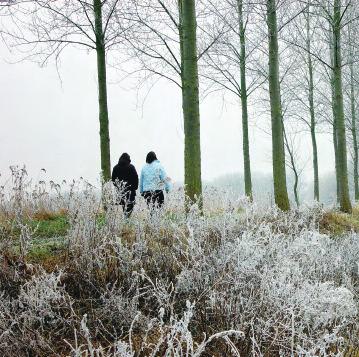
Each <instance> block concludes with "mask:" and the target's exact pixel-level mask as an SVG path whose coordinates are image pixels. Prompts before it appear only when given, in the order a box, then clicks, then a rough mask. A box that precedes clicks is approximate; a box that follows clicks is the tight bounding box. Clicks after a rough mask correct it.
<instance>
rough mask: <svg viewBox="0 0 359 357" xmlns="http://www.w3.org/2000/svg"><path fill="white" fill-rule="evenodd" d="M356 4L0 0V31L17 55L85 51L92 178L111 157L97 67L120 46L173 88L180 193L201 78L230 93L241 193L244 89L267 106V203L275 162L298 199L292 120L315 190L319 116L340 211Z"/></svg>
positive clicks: (119, 52) (280, 196) (197, 192)
mask: <svg viewBox="0 0 359 357" xmlns="http://www.w3.org/2000/svg"><path fill="white" fill-rule="evenodd" d="M357 5H358V1H357V0H305V1H299V0H279V1H276V0H260V1H256V2H253V1H251V0H196V1H195V0H141V1H139V0H126V1H119V0H93V1H84V0H73V1H60V0H37V1H28V0H18V1H16V2H9V3H7V4H4V3H3V5H2V8H1V15H2V28H1V34H2V37H3V39H4V41H6V43H7V44H9V45H10V46H15V47H16V48H20V49H21V50H22V51H25V52H22V53H25V55H26V58H29V59H35V60H37V61H41V62H42V63H46V62H47V61H48V60H49V59H50V58H55V59H56V60H58V58H59V56H60V55H61V53H62V51H63V50H64V49H65V48H66V47H67V46H75V47H85V48H87V49H89V50H93V51H95V52H96V56H97V69H98V97H99V123H100V139H101V140H100V143H101V169H102V174H103V178H104V180H108V179H109V177H110V167H111V161H110V135H109V114H108V106H107V79H106V67H107V64H108V62H109V61H110V59H111V56H114V57H119V56H120V57H123V56H128V57H130V58H131V60H132V64H133V63H135V64H136V69H135V71H132V74H133V73H134V72H135V73H137V74H138V73H140V74H141V76H142V78H145V79H146V80H149V81H150V80H151V79H153V78H157V77H161V78H164V79H166V80H168V81H170V82H171V83H173V84H174V85H176V86H177V87H178V88H179V89H180V91H181V95H182V108H183V120H184V134H185V143H184V150H185V155H184V157H185V162H184V166H185V188H186V194H187V196H188V199H189V200H190V201H196V200H198V199H199V198H200V197H201V193H202V181H201V147H200V142H201V140H200V106H199V95H200V94H199V93H200V92H199V82H201V88H202V89H203V90H204V91H218V90H221V91H226V92H228V93H230V94H233V95H235V96H236V97H237V98H238V99H239V101H240V105H241V121H242V143H243V153H242V154H243V162H244V185H245V193H246V195H247V196H248V197H249V198H250V199H252V177H251V160H250V139H249V122H250V114H249V113H250V110H249V109H250V108H249V105H250V103H251V100H252V98H253V97H255V101H252V103H255V107H256V109H257V110H262V109H263V110H264V111H268V116H270V118H271V126H270V135H271V138H272V162H273V182H274V196H275V202H276V204H277V205H278V206H279V207H280V208H281V209H283V210H288V209H289V208H290V203H289V199H288V189H287V182H286V174H287V173H286V168H287V167H289V168H290V169H291V170H292V171H293V174H294V176H295V178H296V179H295V185H294V193H295V197H296V201H297V203H299V197H298V188H297V187H298V179H299V175H300V172H301V169H300V168H299V167H298V160H297V157H296V152H295V151H296V150H295V148H294V145H293V142H294V141H293V137H294V136H295V135H296V133H298V132H302V131H304V130H306V131H309V132H310V137H311V142H312V156H313V173H314V177H313V181H314V193H313V195H314V198H315V199H316V200H318V201H319V199H320V187H319V169H318V161H319V160H318V156H319V153H318V148H317V139H316V135H317V133H318V130H327V129H328V128H329V129H330V130H331V131H332V133H333V146H334V152H335V169H336V180H337V196H338V202H339V203H340V208H341V210H342V211H345V212H351V210H352V207H351V201H350V195H349V179H348V165H347V162H348V158H347V151H348V148H349V150H350V152H351V153H352V157H353V163H354V165H353V166H354V168H353V170H354V175H353V176H354V188H355V198H356V199H358V198H359V184H358V143H357V129H356V125H357V115H356V112H357V99H356V88H357V80H358V79H359V78H358V73H359V72H358V71H357V65H356V63H357V61H356V59H357V56H358V53H359V52H358V46H357V44H356V38H355V36H354V33H355V31H356V29H358V14H359V12H358V10H357ZM111 52H113V54H111ZM123 70H126V69H124V68H123ZM253 93H255V96H254V95H253ZM328 108H329V110H328ZM318 128H320V129H318ZM347 128H348V129H349V130H347ZM347 132H349V133H351V137H350V140H348V136H347ZM347 141H348V142H349V143H350V145H348V143H347Z"/></svg>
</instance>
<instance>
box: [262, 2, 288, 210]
mask: <svg viewBox="0 0 359 357" xmlns="http://www.w3.org/2000/svg"><path fill="white" fill-rule="evenodd" d="M267 26H268V40H269V96H270V106H271V121H272V156H273V158H272V161H273V181H274V199H275V202H276V204H277V205H278V207H279V208H280V209H282V210H284V211H287V210H289V209H290V205H289V199H288V192H287V180H286V172H285V152H284V140H283V121H282V104H281V95H280V83H279V54H278V29H277V11H276V1H275V0H267Z"/></svg>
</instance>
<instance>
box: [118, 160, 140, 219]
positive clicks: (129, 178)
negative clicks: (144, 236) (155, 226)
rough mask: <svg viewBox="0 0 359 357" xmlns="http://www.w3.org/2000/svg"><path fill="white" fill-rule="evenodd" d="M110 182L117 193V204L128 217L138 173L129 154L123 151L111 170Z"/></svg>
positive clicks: (131, 208)
mask: <svg viewBox="0 0 359 357" xmlns="http://www.w3.org/2000/svg"><path fill="white" fill-rule="evenodd" d="M112 182H113V183H114V185H115V186H116V188H117V190H118V193H119V204H120V205H121V206H122V209H123V211H124V212H125V215H126V216H127V217H129V216H130V215H131V213H132V211H133V207H134V205H135V200H136V190H137V189H138V175H137V171H136V169H135V167H134V166H133V165H132V164H131V158H130V155H128V154H127V153H123V154H122V155H121V157H120V159H119V160H118V164H117V165H116V166H115V167H114V168H113V170H112Z"/></svg>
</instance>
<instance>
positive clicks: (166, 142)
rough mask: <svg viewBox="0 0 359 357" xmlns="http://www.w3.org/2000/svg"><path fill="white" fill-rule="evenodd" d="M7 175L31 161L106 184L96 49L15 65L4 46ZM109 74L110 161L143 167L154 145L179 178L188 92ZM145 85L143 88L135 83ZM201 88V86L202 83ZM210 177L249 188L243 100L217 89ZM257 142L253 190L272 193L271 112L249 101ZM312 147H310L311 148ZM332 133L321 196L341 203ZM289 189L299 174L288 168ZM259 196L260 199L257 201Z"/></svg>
mask: <svg viewBox="0 0 359 357" xmlns="http://www.w3.org/2000/svg"><path fill="white" fill-rule="evenodd" d="M0 58H1V59H0V71H1V77H0V81H1V82H0V84H1V85H0V96H1V108H2V119H1V124H2V130H1V131H0V152H1V156H0V173H1V175H2V177H0V179H1V182H4V180H5V181H6V179H7V178H8V177H9V174H10V171H9V166H10V165H20V166H23V165H26V168H27V170H28V173H29V176H30V177H34V179H37V178H39V177H40V175H43V174H42V173H41V169H42V168H45V169H46V171H47V173H46V175H47V177H49V178H51V179H53V180H57V181H60V180H62V179H66V180H71V179H78V178H80V177H83V178H85V179H86V180H88V181H89V182H91V183H93V184H95V185H99V183H100V151H99V146H100V144H99V135H98V132H99V123H98V109H97V84H96V62H95V54H94V53H91V54H88V53H87V52H86V51H81V50H80V51H79V50H78V49H71V48H69V49H67V50H66V51H64V53H63V55H62V57H61V62H60V66H59V68H57V67H56V66H55V64H54V63H50V64H49V65H47V66H46V67H43V68H42V67H40V66H39V65H38V64H35V63H31V62H27V61H26V62H15V63H14V56H13V54H11V53H10V52H9V50H8V48H7V47H6V46H5V45H4V44H3V43H1V44H0ZM121 77H122V74H121V73H120V72H119V71H118V70H116V69H115V68H111V67H110V68H109V70H108V80H109V86H108V92H109V95H108V98H109V117H110V138H111V163H112V166H113V165H115V164H116V163H117V160H118V157H119V156H120V154H121V153H122V152H128V153H129V154H130V155H131V158H132V162H133V164H134V165H135V166H136V168H137V170H140V169H141V167H142V165H143V164H144V162H145V155H146V154H147V152H148V151H150V150H154V151H155V152H156V153H157V155H158V157H159V159H160V161H161V162H162V163H163V165H164V166H165V168H166V170H167V173H168V175H169V176H170V177H171V178H172V179H173V180H174V182H175V183H177V184H181V183H182V181H183V171H184V168H183V145H184V144H183V142H184V136H183V123H182V111H181V94H180V92H179V90H178V88H176V87H175V86H174V85H173V84H171V83H169V82H167V81H166V80H159V81H157V82H156V84H155V85H152V84H153V83H152V84H147V85H145V86H141V87H138V82H137V81H136V80H135V79H131V80H130V79H126V80H123V79H122V78H121ZM136 87H137V88H136ZM202 89H203V88H202ZM200 106H201V140H202V143H201V147H202V177H203V180H204V182H205V183H207V184H215V185H216V186H220V187H226V188H230V189H232V190H234V191H235V192H238V193H243V191H244V188H243V186H244V183H243V175H242V173H243V159H242V142H241V114H240V106H239V103H238V100H237V98H234V97H231V96H230V95H227V94H226V95H224V94H223V93H221V92H215V93H212V94H208V95H207V96H203V95H202V98H201V103H200ZM250 108H251V110H252V111H251V112H250V118H249V120H250V142H251V161H252V171H253V189H254V194H255V195H256V196H257V198H260V197H271V192H272V174H271V172H272V165H271V138H270V136H269V135H267V134H266V133H265V130H263V128H268V126H269V125H270V118H269V116H267V115H265V114H263V113H261V114H260V115H259V114H258V113H256V111H255V108H254V107H253V106H251V107H250ZM300 140H301V144H302V145H303V147H307V148H308V149H307V150H303V152H302V153H301V162H300V165H299V166H300V167H303V174H302V176H301V180H300V192H301V200H302V201H303V200H307V199H308V200H311V198H312V191H313V187H312V181H313V180H312V175H313V173H312V165H311V160H312V158H311V154H312V153H311V145H310V137H309V134H308V133H303V134H301V138H300ZM306 143H308V144H307V145H306ZM332 147H333V145H332V142H331V134H330V133H318V153H319V172H320V173H321V177H320V184H321V198H322V201H323V202H325V203H330V202H334V200H335V175H334V152H333V148H332ZM287 177H288V192H289V194H290V195H292V183H291V181H292V177H291V172H290V169H289V168H287ZM258 196H260V197H258Z"/></svg>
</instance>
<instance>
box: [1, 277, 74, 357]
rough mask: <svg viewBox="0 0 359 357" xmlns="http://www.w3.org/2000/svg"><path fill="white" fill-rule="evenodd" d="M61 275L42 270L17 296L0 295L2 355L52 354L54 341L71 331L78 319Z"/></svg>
mask: <svg viewBox="0 0 359 357" xmlns="http://www.w3.org/2000/svg"><path fill="white" fill-rule="evenodd" d="M61 275H62V274H61V273H58V274H55V273H51V274H47V273H45V272H43V273H41V274H39V275H37V276H34V277H33V278H31V280H30V281H28V282H26V283H25V284H24V285H23V286H22V287H21V289H20V292H19V295H18V298H17V299H11V298H9V297H6V296H5V295H3V296H2V299H1V303H0V311H1V312H0V351H4V352H3V353H4V355H7V356H12V355H16V354H19V353H20V356H22V355H24V356H25V355H28V354H31V353H40V352H41V353H52V352H54V350H55V347H54V346H53V343H54V341H58V339H59V338H63V337H64V336H66V335H68V334H69V333H71V332H72V330H73V328H74V326H75V323H76V321H77V320H76V315H75V313H74V311H73V306H72V305H73V300H72V299H71V297H70V296H69V295H68V293H67V292H66V291H65V289H64V287H63V286H61ZM5 351H6V352H5ZM5 353H6V354H5Z"/></svg>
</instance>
